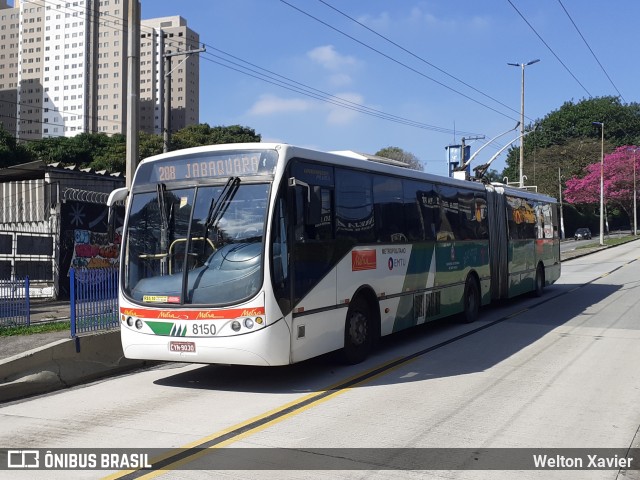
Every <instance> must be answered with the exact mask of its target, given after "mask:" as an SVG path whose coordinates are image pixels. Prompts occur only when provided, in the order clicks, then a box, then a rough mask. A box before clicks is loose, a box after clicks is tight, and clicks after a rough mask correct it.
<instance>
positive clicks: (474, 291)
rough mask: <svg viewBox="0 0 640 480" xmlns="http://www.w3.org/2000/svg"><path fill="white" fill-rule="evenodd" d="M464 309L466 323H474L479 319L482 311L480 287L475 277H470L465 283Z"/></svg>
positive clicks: (463, 314) (463, 316)
mask: <svg viewBox="0 0 640 480" xmlns="http://www.w3.org/2000/svg"><path fill="white" fill-rule="evenodd" d="M463 302H464V310H463V312H462V319H463V321H464V322H465V323H472V322H475V321H476V320H477V319H478V315H479V312H480V289H479V288H478V282H477V281H476V279H475V278H473V277H471V276H470V277H468V278H467V281H466V283H465V285H464V298H463Z"/></svg>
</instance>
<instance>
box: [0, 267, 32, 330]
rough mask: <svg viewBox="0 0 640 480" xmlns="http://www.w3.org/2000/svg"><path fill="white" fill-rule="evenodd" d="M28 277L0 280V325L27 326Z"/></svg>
mask: <svg viewBox="0 0 640 480" xmlns="http://www.w3.org/2000/svg"><path fill="white" fill-rule="evenodd" d="M30 322H31V317H30V306H29V277H28V276H27V277H25V278H24V279H21V280H20V279H17V280H0V327H15V326H22V325H25V326H29V324H30Z"/></svg>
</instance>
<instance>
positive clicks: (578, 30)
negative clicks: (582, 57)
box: [558, 0, 626, 103]
mask: <svg viewBox="0 0 640 480" xmlns="http://www.w3.org/2000/svg"><path fill="white" fill-rule="evenodd" d="M558 3H559V4H560V6H561V7H562V9H563V10H564V13H566V14H567V17H569V20H570V21H571V23H572V24H573V26H574V28H575V29H576V31H577V32H578V35H580V38H582V41H583V42H584V44H585V45H586V46H587V48H588V49H589V51H590V52H591V55H593V58H594V59H595V60H596V62H598V65H599V66H600V69H601V70H602V71H603V72H604V74H605V75H606V77H607V79H608V80H609V82H610V83H611V85H613V88H614V89H615V91H616V92H618V95H619V96H620V98H622V101H623V102H625V103H626V100H625V99H624V97H623V96H622V94H621V93H620V90H618V87H616V85H615V83H613V80H611V77H610V76H609V74H608V73H607V71H606V70H605V68H604V67H603V66H602V63H600V60H598V57H597V56H596V54H595V53H594V51H593V50H592V49H591V46H590V45H589V43H588V42H587V39H586V38H584V35H582V32H581V31H580V29H579V28H578V25H576V22H574V21H573V18H571V15H569V12H568V11H567V9H566V8H565V6H564V5H563V4H562V1H561V0H558Z"/></svg>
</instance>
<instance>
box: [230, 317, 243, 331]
mask: <svg viewBox="0 0 640 480" xmlns="http://www.w3.org/2000/svg"><path fill="white" fill-rule="evenodd" d="M240 328H241V325H240V322H239V321H237V320H234V321H233V323H232V324H231V330H233V331H234V332H239V331H240Z"/></svg>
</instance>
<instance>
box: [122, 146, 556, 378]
mask: <svg viewBox="0 0 640 480" xmlns="http://www.w3.org/2000/svg"><path fill="white" fill-rule="evenodd" d="M125 195H128V199H127V202H126V205H127V206H126V215H125V221H124V227H123V235H122V251H121V255H120V257H121V259H120V261H121V264H120V272H121V274H120V293H119V308H120V319H121V335H122V346H123V350H124V353H125V355H126V356H127V357H128V358H138V359H152V360H166V361H186V362H197V363H224V364H244V365H285V364H291V363H295V362H299V361H302V360H305V359H308V358H311V357H314V356H317V355H321V354H324V353H327V352H331V351H335V350H341V352H342V354H343V355H344V358H345V360H346V361H348V362H351V363H355V362H359V361H362V360H363V359H365V358H366V357H367V355H368V354H369V353H370V352H371V350H372V348H373V347H374V345H375V344H376V341H377V339H378V338H380V337H381V336H384V335H389V334H391V333H394V332H397V331H400V330H403V329H406V328H411V327H413V326H415V325H419V324H422V323H425V322H429V321H433V320H436V319H439V318H442V317H448V316H454V315H455V316H457V317H459V318H462V319H463V320H465V321H467V322H472V321H474V320H475V319H476V318H477V317H478V314H479V308H480V306H482V305H487V304H489V303H490V302H491V301H493V300H498V299H502V298H510V297H514V296H516V295H520V294H523V293H526V292H533V293H537V294H542V291H543V289H544V287H545V286H546V285H550V284H551V283H553V282H554V281H555V280H557V279H558V277H559V276H560V247H559V238H558V220H557V213H556V201H555V200H554V199H553V198H550V197H547V196H544V195H539V194H535V193H530V192H526V191H523V190H519V189H513V188H508V187H506V186H499V185H486V184H483V183H480V182H472V181H464V180H456V179H450V178H444V177H440V176H435V175H430V174H426V173H422V172H418V171H415V170H411V169H408V168H404V167H400V166H396V165H390V164H385V163H381V162H377V161H372V160H371V159H369V158H368V157H367V158H365V157H362V156H360V155H358V154H354V153H350V152H340V153H327V152H319V151H313V150H309V149H304V148H298V147H294V146H290V145H284V144H267V143H264V144H263V143H252V144H231V145H215V146H207V147H197V148H192V149H186V150H181V151H176V152H171V153H167V154H162V155H158V156H155V157H152V158H148V159H146V160H144V161H142V162H141V163H140V165H139V166H138V168H137V171H136V174H135V178H134V180H133V182H132V185H131V189H130V191H128V192H127V191H115V192H114V193H113V194H112V195H111V198H110V204H113V203H114V202H115V201H116V200H118V199H120V200H122V199H123V198H124V197H125Z"/></svg>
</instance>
